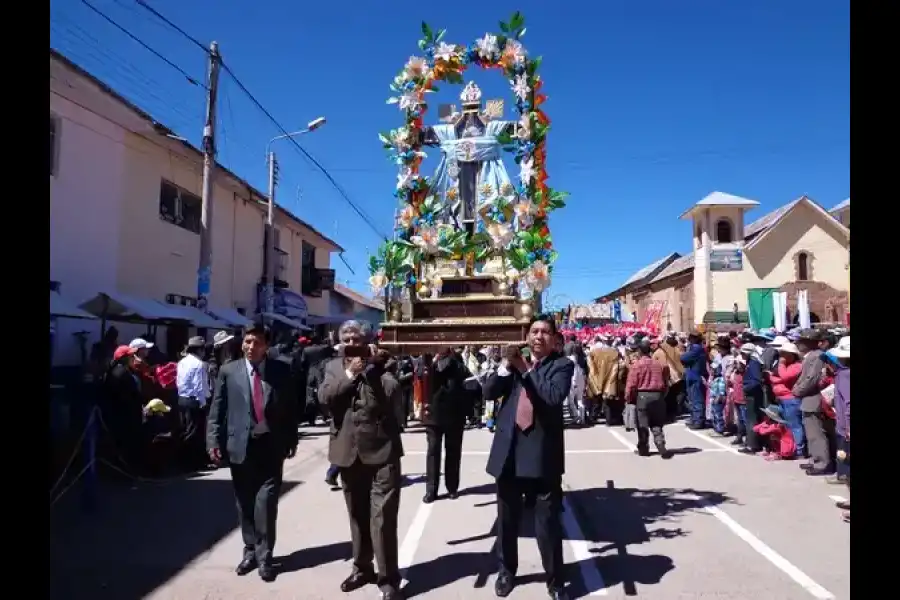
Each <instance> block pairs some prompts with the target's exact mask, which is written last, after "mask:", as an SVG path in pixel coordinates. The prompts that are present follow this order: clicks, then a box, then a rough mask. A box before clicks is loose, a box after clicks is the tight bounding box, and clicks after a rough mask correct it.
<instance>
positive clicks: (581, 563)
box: [51, 423, 850, 600]
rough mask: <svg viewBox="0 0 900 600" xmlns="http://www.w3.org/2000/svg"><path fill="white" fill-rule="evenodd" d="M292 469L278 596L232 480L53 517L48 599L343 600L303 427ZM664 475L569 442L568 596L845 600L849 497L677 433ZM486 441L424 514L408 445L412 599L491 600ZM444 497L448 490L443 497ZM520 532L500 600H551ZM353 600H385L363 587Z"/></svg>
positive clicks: (282, 513)
mask: <svg viewBox="0 0 900 600" xmlns="http://www.w3.org/2000/svg"><path fill="white" fill-rule="evenodd" d="M303 431H304V436H303V439H302V440H301V442H300V449H299V451H298V454H297V456H296V457H295V458H294V459H292V460H291V461H288V463H286V465H285V486H284V494H283V496H282V499H281V504H280V509H279V520H278V526H279V528H278V543H277V547H276V556H279V558H278V562H279V563H280V565H281V573H280V575H279V577H278V579H277V580H276V581H275V582H274V583H271V584H266V583H263V582H262V581H260V579H259V578H258V577H257V576H256V575H255V574H250V575H248V576H246V577H237V576H236V575H235V574H234V572H233V570H234V567H235V565H236V564H237V562H238V560H239V559H240V551H241V541H240V533H239V532H238V531H237V529H236V516H235V509H234V500H233V496H232V492H231V487H230V481H229V479H228V471H227V470H224V469H223V470H220V471H217V472H215V473H211V474H208V475H203V476H200V477H196V478H190V479H178V480H173V481H168V482H141V483H137V484H135V486H134V487H133V488H132V489H130V490H128V489H125V490H122V489H118V490H114V491H112V492H110V493H109V494H108V495H107V496H106V497H105V501H104V503H103V505H102V506H101V508H100V510H99V511H98V512H97V513H96V514H93V515H83V514H81V513H77V514H75V515H74V516H73V517H72V518H71V519H66V520H65V523H61V522H62V521H63V519H61V518H59V517H55V518H54V520H55V521H60V524H55V525H54V541H53V549H52V550H53V553H52V563H53V564H52V566H51V568H52V573H53V577H52V580H53V584H52V585H53V588H54V589H53V595H52V596H51V597H53V598H60V599H63V598H65V599H67V600H80V599H88V598H90V599H91V600H101V599H104V598H110V599H112V598H115V599H116V600H131V599H137V598H150V599H153V600H201V599H209V600H269V599H271V600H276V599H279V600H281V599H284V600H287V599H297V600H303V599H318V598H321V599H328V600H332V599H336V598H341V597H343V596H344V594H342V593H341V592H340V591H339V589H338V586H339V584H340V582H341V580H342V579H343V578H344V577H346V576H347V575H348V574H349V571H350V566H349V562H348V561H347V559H348V557H349V554H350V545H349V542H348V540H349V531H348V526H347V520H346V515H345V508H344V502H343V497H342V495H341V493H340V492H338V491H333V490H330V489H329V488H328V486H327V485H325V483H324V482H323V476H324V471H325V468H326V466H327V465H326V458H325V455H326V448H327V440H328V435H327V429H325V428H324V427H322V428H305V429H304V430H303ZM666 435H667V437H668V440H669V447H670V448H671V449H673V450H675V452H676V453H677V454H676V456H675V457H674V458H673V459H672V460H670V461H663V460H661V459H660V458H659V457H658V456H653V457H650V458H641V457H638V456H635V455H634V454H633V453H632V452H631V450H632V446H631V444H633V442H634V440H635V438H636V436H635V434H634V433H626V432H625V431H624V430H623V429H621V428H615V429H607V428H605V427H602V426H597V427H593V428H590V429H573V430H568V431H567V433H566V436H567V437H566V444H567V446H566V448H567V457H566V475H565V478H564V487H565V491H566V496H565V504H564V507H565V512H564V514H563V524H564V527H565V532H566V535H565V542H564V546H565V550H564V551H565V557H566V561H567V563H568V564H569V565H571V566H570V569H571V577H570V580H571V587H570V593H571V594H572V596H573V597H588V596H590V597H602V596H605V597H606V598H610V599H616V598H624V597H635V598H641V599H648V600H678V599H685V600H687V599H710V600H712V599H715V600H724V599H745V598H746V599H750V598H766V599H767V600H795V599H796V600H801V599H807V598H819V599H828V598H835V599H839V600H848V599H849V598H850V546H849V543H850V528H849V525H847V524H845V523H843V522H842V521H841V519H840V511H839V510H838V509H837V508H835V507H834V499H833V498H832V497H831V496H843V497H847V489H846V488H845V487H843V486H834V485H828V484H826V483H825V482H824V481H823V480H822V479H821V478H812V477H808V476H806V475H805V474H804V473H803V472H802V471H801V470H800V469H799V468H798V467H797V463H796V462H767V461H765V460H763V459H762V458H759V457H748V456H744V455H740V454H738V453H736V452H735V451H734V450H733V449H732V448H731V446H729V445H728V444H727V442H728V440H725V441H720V440H715V439H711V438H709V437H708V436H707V435H706V434H705V432H699V433H698V432H692V431H689V430H687V429H686V428H685V427H684V426H683V425H682V424H681V423H677V424H674V425H670V426H668V427H667V428H666ZM490 443H491V434H490V433H488V432H486V431H469V432H467V433H466V436H465V440H464V445H463V449H464V456H463V467H462V488H463V490H461V494H462V495H461V496H460V498H459V499H457V500H455V501H452V500H448V499H445V498H441V499H439V500H438V501H437V502H435V503H434V504H430V505H426V504H423V503H422V502H421V500H422V496H423V493H424V484H423V481H422V479H423V477H424V475H423V473H424V464H425V457H424V454H425V436H424V435H423V434H422V433H421V432H418V431H411V432H409V433H407V434H405V435H404V446H405V450H406V457H405V458H404V459H403V468H404V472H405V474H406V475H407V477H408V478H409V485H408V486H407V487H406V488H405V489H404V490H403V497H402V501H401V508H400V564H401V566H402V567H404V568H405V579H406V580H407V581H408V584H407V585H406V587H405V592H406V594H407V597H421V598H433V599H437V600H444V599H448V600H449V599H451V598H453V599H455V598H466V599H474V598H493V597H494V593H493V583H494V574H493V572H494V561H493V559H492V557H491V556H490V554H489V552H490V551H491V547H492V545H493V543H494V535H493V525H494V518H495V516H496V509H495V506H494V498H493V485H492V482H491V479H490V478H489V477H488V476H487V474H486V473H485V472H484V465H485V462H486V459H487V452H488V450H489V448H490ZM441 491H442V493H443V492H444V490H443V488H442V490H441ZM527 517H528V515H527V513H526V519H525V522H524V523H523V529H522V534H521V535H522V538H523V539H522V540H521V541H520V546H519V548H520V567H519V573H518V575H519V577H518V580H519V584H518V586H517V587H516V589H515V590H514V591H513V593H512V594H511V595H510V598H514V599H530V598H533V599H538V598H545V597H546V593H545V591H544V587H543V584H541V583H540V582H539V574H540V573H541V567H540V561H539V558H538V552H537V547H536V544H535V541H534V538H533V533H532V531H531V527H530V526H529V524H528V520H527ZM347 596H348V597H349V598H351V599H353V598H372V599H374V598H377V597H378V593H377V588H375V587H374V586H369V587H367V588H364V589H362V590H359V591H357V592H355V593H353V594H349V595H347Z"/></svg>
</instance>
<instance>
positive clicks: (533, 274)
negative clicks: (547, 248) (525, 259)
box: [525, 260, 550, 293]
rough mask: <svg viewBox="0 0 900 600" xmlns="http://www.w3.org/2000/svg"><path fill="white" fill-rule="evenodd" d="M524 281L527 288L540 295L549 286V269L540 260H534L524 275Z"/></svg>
mask: <svg viewBox="0 0 900 600" xmlns="http://www.w3.org/2000/svg"><path fill="white" fill-rule="evenodd" d="M525 280H526V281H527V282H528V285H529V287H531V289H532V290H534V291H535V292H537V293H540V292H542V291H544V290H545V289H547V288H548V287H549V286H550V267H549V266H548V265H545V264H544V261H542V260H536V261H534V263H532V265H531V266H530V267H528V271H526V273H525Z"/></svg>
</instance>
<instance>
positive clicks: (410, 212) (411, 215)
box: [397, 204, 416, 229]
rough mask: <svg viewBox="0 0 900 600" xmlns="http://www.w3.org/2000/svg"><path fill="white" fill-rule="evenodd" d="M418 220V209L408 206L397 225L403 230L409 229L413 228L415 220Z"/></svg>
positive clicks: (401, 212)
mask: <svg viewBox="0 0 900 600" xmlns="http://www.w3.org/2000/svg"><path fill="white" fill-rule="evenodd" d="M415 218H416V209H415V208H413V206H412V205H411V204H407V205H406V206H405V207H404V208H403V210H401V211H400V215H399V217H398V218H397V223H398V224H399V225H400V227H402V228H403V229H409V228H410V227H411V226H412V222H413V219H415Z"/></svg>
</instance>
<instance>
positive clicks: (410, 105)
mask: <svg viewBox="0 0 900 600" xmlns="http://www.w3.org/2000/svg"><path fill="white" fill-rule="evenodd" d="M421 103H422V101H421V100H420V99H419V94H418V92H416V91H415V90H413V91H410V92H406V93H405V94H403V95H402V96H400V102H399V104H400V110H409V109H415V108H416V107H417V106H419V105H420V104H421Z"/></svg>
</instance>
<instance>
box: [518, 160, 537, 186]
mask: <svg viewBox="0 0 900 600" xmlns="http://www.w3.org/2000/svg"><path fill="white" fill-rule="evenodd" d="M519 179H521V180H522V183H523V184H525V185H528V184H529V183H531V180H532V179H534V159H533V158H527V159H525V160H523V161H522V162H520V163H519Z"/></svg>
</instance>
